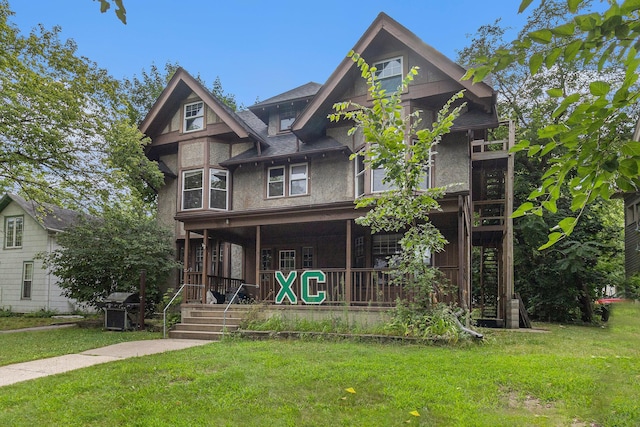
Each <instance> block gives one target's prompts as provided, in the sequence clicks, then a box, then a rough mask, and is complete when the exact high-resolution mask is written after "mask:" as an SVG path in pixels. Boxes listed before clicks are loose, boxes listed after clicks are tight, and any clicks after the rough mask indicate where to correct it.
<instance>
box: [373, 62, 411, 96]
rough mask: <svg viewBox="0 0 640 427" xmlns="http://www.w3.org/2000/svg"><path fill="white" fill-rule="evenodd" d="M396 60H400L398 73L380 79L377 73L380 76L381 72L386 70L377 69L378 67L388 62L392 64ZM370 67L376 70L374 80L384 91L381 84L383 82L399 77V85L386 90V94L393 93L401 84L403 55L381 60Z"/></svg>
mask: <svg viewBox="0 0 640 427" xmlns="http://www.w3.org/2000/svg"><path fill="white" fill-rule="evenodd" d="M396 60H400V72H399V73H396V74H391V75H388V76H384V77H380V75H378V73H380V74H382V73H383V71H385V70H386V69H381V68H379V67H378V66H379V65H381V64H384V63H385V62H389V63H390V62H393V61H396ZM372 67H375V68H376V80H377V81H378V82H379V83H380V87H381V88H382V89H384V85H383V82H384V81H385V80H390V79H392V78H395V77H398V76H399V77H400V84H398V86H396V87H395V88H391V89H389V88H387V89H386V90H387V92H388V93H391V92H395V91H396V90H397V89H398V87H399V86H400V85H401V84H402V76H403V75H404V74H405V73H404V57H403V55H399V56H394V57H391V58H385V59H382V60H380V61H376V62H374V63H373V65H372Z"/></svg>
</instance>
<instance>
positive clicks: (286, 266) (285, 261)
mask: <svg viewBox="0 0 640 427" xmlns="http://www.w3.org/2000/svg"><path fill="white" fill-rule="evenodd" d="M295 269H296V251H294V250H286V251H280V270H283V271H290V270H295Z"/></svg>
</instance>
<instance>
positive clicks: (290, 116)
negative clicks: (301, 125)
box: [278, 105, 296, 132]
mask: <svg viewBox="0 0 640 427" xmlns="http://www.w3.org/2000/svg"><path fill="white" fill-rule="evenodd" d="M278 116H279V118H280V129H279V130H280V132H284V131H285V130H289V129H291V125H292V124H293V122H294V121H295V120H296V110H295V108H293V106H292V105H288V106H284V107H280V112H279V113H278Z"/></svg>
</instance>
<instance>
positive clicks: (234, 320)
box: [182, 313, 242, 326]
mask: <svg viewBox="0 0 640 427" xmlns="http://www.w3.org/2000/svg"><path fill="white" fill-rule="evenodd" d="M192 314H193V313H192ZM241 322H242V319H241V318H240V317H227V320H226V321H225V319H224V317H208V316H185V317H183V318H182V323H197V324H200V325H211V324H220V325H224V324H226V325H236V326H237V325H239V324H240V323H241Z"/></svg>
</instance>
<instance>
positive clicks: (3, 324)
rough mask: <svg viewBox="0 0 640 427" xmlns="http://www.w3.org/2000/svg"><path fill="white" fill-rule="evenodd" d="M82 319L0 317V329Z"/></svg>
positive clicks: (5, 329) (72, 321)
mask: <svg viewBox="0 0 640 427" xmlns="http://www.w3.org/2000/svg"><path fill="white" fill-rule="evenodd" d="M79 321H82V319H69V318H67V319H54V318H52V317H24V316H11V317H0V331H8V330H12V329H22V328H32V327H34V326H49V325H56V324H60V323H75V322H79Z"/></svg>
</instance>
